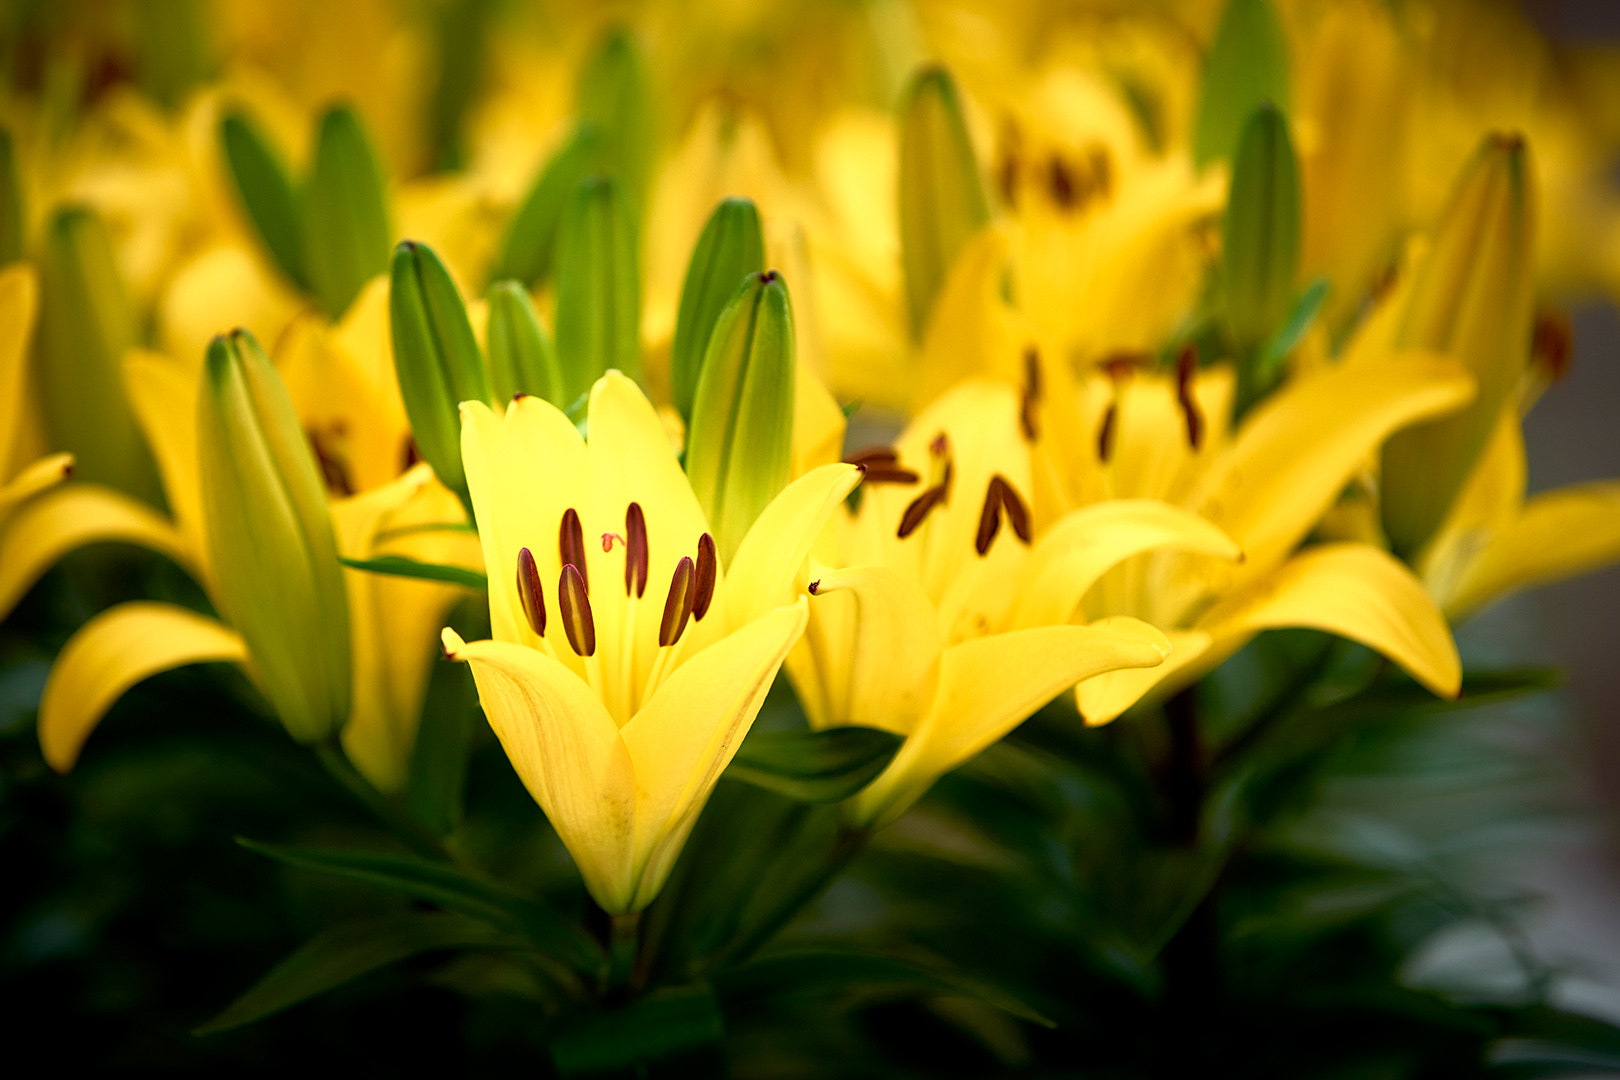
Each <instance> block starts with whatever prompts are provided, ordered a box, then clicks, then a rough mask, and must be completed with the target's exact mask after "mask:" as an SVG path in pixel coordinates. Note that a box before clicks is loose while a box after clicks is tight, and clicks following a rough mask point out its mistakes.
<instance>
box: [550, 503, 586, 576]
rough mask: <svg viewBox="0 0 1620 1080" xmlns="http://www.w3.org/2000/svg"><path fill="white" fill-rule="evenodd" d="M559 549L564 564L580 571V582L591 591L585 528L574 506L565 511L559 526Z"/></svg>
mask: <svg viewBox="0 0 1620 1080" xmlns="http://www.w3.org/2000/svg"><path fill="white" fill-rule="evenodd" d="M557 551H558V553H559V554H561V556H562V564H563V565H564V566H572V567H573V568H574V569H575V570H576V571H578V572H579V581H580V584H581V585H583V586H585V589H586V591H587V592H589V591H590V587H591V574H590V570H589V569H587V568H586V566H585V530H584V529H583V528H581V527H580V524H579V512H578V511H577V510H575V509H574V508H573V507H572V506H570V507H569V508H568V509H567V510H565V511H563V516H562V524H561V525H559V526H558V527H557Z"/></svg>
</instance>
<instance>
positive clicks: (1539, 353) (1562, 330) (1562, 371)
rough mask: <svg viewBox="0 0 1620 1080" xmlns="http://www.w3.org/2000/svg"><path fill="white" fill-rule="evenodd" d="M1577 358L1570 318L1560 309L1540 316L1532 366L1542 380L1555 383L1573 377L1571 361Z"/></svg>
mask: <svg viewBox="0 0 1620 1080" xmlns="http://www.w3.org/2000/svg"><path fill="white" fill-rule="evenodd" d="M1574 354H1575V333H1574V331H1573V330H1572V329H1571V327H1570V325H1569V316H1568V315H1566V314H1565V313H1564V312H1562V311H1560V310H1558V309H1556V308H1548V309H1546V310H1543V311H1541V312H1538V313H1537V315H1536V328H1535V332H1534V334H1533V335H1532V336H1531V338H1530V362H1531V363H1532V364H1534V365H1535V367H1536V370H1537V371H1538V372H1539V373H1540V374H1541V377H1542V378H1543V379H1545V380H1547V382H1549V383H1555V382H1558V381H1560V380H1561V379H1563V377H1564V376H1565V375H1568V374H1569V368H1570V360H1571V358H1572V357H1573V356H1574Z"/></svg>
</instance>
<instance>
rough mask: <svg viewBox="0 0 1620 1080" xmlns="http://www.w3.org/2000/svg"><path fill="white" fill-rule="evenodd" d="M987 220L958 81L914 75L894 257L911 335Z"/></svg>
mask: <svg viewBox="0 0 1620 1080" xmlns="http://www.w3.org/2000/svg"><path fill="white" fill-rule="evenodd" d="M989 220H990V203H989V200H988V199H987V198H986V197H985V192H984V181H983V179H982V178H981V177H980V175H979V163H978V160H977V159H976V158H975V157H974V156H973V143H972V141H971V140H970V139H969V138H968V131H967V123H966V122H965V121H964V120H963V118H962V105H961V101H960V100H959V99H958V96H957V91H956V84H955V83H954V82H953V81H952V80H951V76H950V74H949V73H948V72H947V71H945V69H944V68H938V67H933V68H928V69H926V70H924V71H922V72H921V73H919V74H918V75H917V76H916V78H914V79H913V80H912V82H911V86H910V87H909V88H908V89H907V91H906V95H905V99H904V101H903V103H902V105H901V115H900V258H901V263H902V266H903V268H904V270H905V277H906V304H907V308H908V310H909V311H910V313H911V331H912V336H913V337H915V338H917V339H919V340H920V339H921V338H922V334H923V330H924V329H925V328H926V326H927V324H928V315H929V312H930V310H931V309H932V308H933V305H934V297H936V296H937V295H938V294H939V290H940V289H941V288H943V287H944V285H945V278H946V276H947V275H948V274H949V273H950V270H951V265H952V264H953V263H955V261H956V257H957V255H959V254H960V253H961V251H962V249H963V248H964V247H966V246H967V242H968V240H969V239H970V238H971V237H972V236H973V234H974V233H976V232H978V231H979V229H980V228H982V227H983V226H984V225H985V223H987V222H988V221H989Z"/></svg>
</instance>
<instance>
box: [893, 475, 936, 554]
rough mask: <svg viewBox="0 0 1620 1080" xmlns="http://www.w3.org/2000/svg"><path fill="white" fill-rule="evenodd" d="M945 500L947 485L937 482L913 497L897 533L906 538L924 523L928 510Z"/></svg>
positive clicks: (901, 516) (901, 517)
mask: <svg viewBox="0 0 1620 1080" xmlns="http://www.w3.org/2000/svg"><path fill="white" fill-rule="evenodd" d="M944 500H945V486H944V485H943V484H935V485H934V486H933V487H931V488H929V489H928V490H927V491H925V492H923V493H922V494H921V495H919V496H917V497H916V498H915V499H912V500H911V502H910V504H909V505H907V507H906V510H905V513H903V514H901V515H900V528H899V530H898V531H897V532H896V533H895V535H896V536H898V537H899V538H900V539H902V540H904V539H905V538H906V537H908V536H910V535H911V534H912V533H914V532H916V531H917V528H918V526H920V525H921V524H922V523H923V519H924V518H926V517H927V516H928V512H929V511H930V510H932V509H933V508H934V507H936V506H938V505H939V504H940V503H941V502H943V501H944Z"/></svg>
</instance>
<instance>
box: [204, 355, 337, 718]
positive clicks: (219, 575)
mask: <svg viewBox="0 0 1620 1080" xmlns="http://www.w3.org/2000/svg"><path fill="white" fill-rule="evenodd" d="M197 452H198V458H199V463H200V467H201V480H202V499H203V519H204V528H205V531H206V533H207V537H208V563H209V567H210V569H211V570H212V573H213V580H214V589H213V595H214V598H215V600H216V602H217V604H218V606H219V609H220V613H221V614H222V615H224V616H225V618H226V620H227V621H228V622H230V624H231V625H232V626H234V627H235V628H236V629H237V631H238V632H240V633H241V635H242V637H243V639H244V640H245V641H246V642H247V646H248V652H249V655H250V656H251V657H252V661H253V671H254V674H255V676H256V677H257V680H258V683H259V685H260V687H261V688H262V689H263V690H264V693H265V696H266V697H268V698H269V699H270V703H271V705H273V706H274V707H275V710H276V713H277V714H278V715H279V716H280V717H281V722H282V723H283V724H285V725H286V727H287V730H288V732H290V733H291V734H292V736H293V738H295V739H297V740H298V741H299V742H304V743H314V742H320V741H321V740H323V739H326V738H329V737H330V736H332V735H333V734H335V733H336V732H337V731H338V729H339V728H341V727H342V726H343V723H344V721H345V720H347V719H348V715H349V677H350V676H349V670H350V669H349V662H350V661H349V605H348V598H347V595H346V594H345V592H344V583H343V568H342V566H341V565H339V563H338V556H337V544H336V541H335V540H334V538H333V534H332V519H331V516H330V515H329V513H328V511H327V506H326V489H325V486H324V485H323V484H322V483H321V477H320V472H319V470H318V469H317V468H316V465H315V459H314V457H313V456H312V455H311V454H310V450H309V445H308V443H307V442H306V441H305V439H304V433H303V431H302V429H301V428H300V427H299V424H298V416H297V414H296V413H295V412H294V411H293V406H292V400H291V399H290V398H289V397H288V396H287V390H286V387H284V386H283V385H282V384H281V378H280V377H279V376H278V375H277V374H276V371H275V369H274V368H273V367H271V365H270V361H269V359H268V358H266V357H265V355H264V353H263V351H262V350H260V348H259V345H258V343H257V342H256V341H254V340H253V336H252V335H251V334H249V333H248V332H247V331H245V330H237V331H235V332H234V333H232V334H230V335H229V336H221V337H216V338H215V339H214V340H213V342H212V343H210V345H209V346H208V358H207V362H206V364H205V368H204V373H203V387H202V394H201V399H200V401H199V403H198V412H197Z"/></svg>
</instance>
